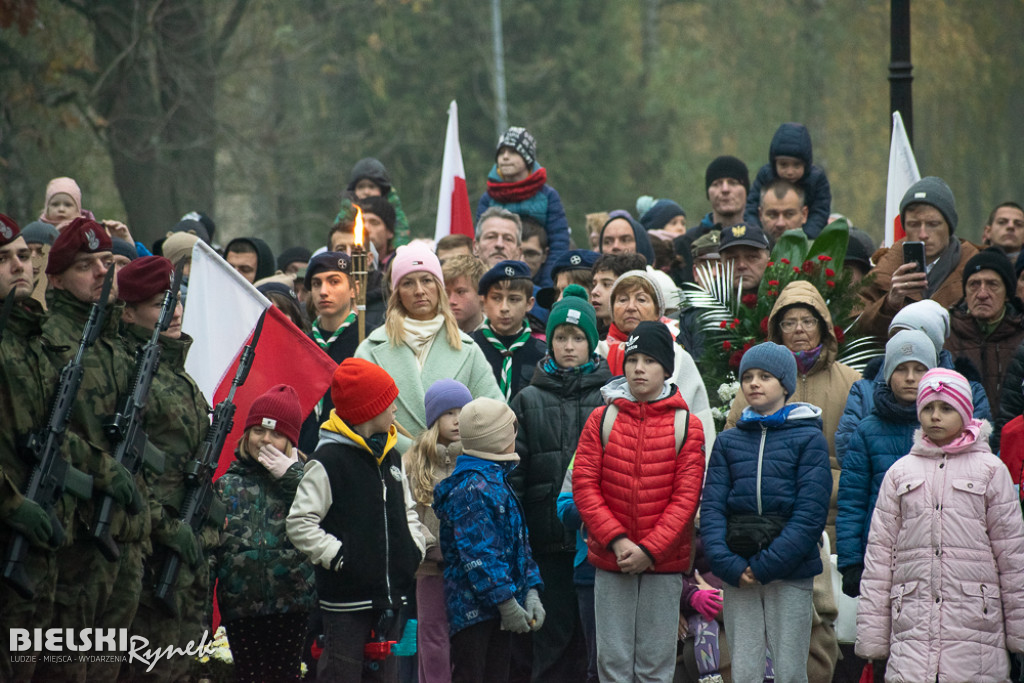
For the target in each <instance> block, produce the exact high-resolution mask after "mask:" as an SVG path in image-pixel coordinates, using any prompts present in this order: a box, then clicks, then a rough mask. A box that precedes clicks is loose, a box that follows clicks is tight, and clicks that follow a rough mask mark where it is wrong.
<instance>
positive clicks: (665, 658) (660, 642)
mask: <svg viewBox="0 0 1024 683" xmlns="http://www.w3.org/2000/svg"><path fill="white" fill-rule="evenodd" d="M682 594H683V576H682V574H639V575H633V574H621V573H619V572H607V571H604V570H602V569H598V570H597V575H596V576H595V579H594V617H595V620H596V621H597V670H598V675H599V676H600V677H601V680H602V681H605V682H608V683H630V682H631V681H632V682H634V683H641V682H642V683H658V682H663V683H671V681H672V675H673V673H674V671H675V666H676V640H677V638H678V634H679V599H680V597H682Z"/></svg>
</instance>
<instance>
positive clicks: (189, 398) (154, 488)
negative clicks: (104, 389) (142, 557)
mask: <svg viewBox="0 0 1024 683" xmlns="http://www.w3.org/2000/svg"><path fill="white" fill-rule="evenodd" d="M151 334H152V333H151V331H150V330H147V329H145V328H142V327H139V326H137V325H130V326H128V327H127V328H125V331H124V338H125V343H126V344H127V346H128V352H129V354H131V355H132V356H134V355H135V353H136V351H137V350H138V349H140V348H141V347H143V346H145V345H146V344H147V343H148V342H149V339H150V336H151ZM191 345H192V338H191V337H188V336H187V335H182V337H181V338H180V339H169V338H167V337H161V338H160V346H161V347H162V349H161V352H160V363H159V365H158V366H157V370H156V376H155V377H154V378H153V383H152V385H151V386H150V389H149V397H148V399H147V401H146V414H145V417H144V425H145V430H146V436H147V437H148V438H149V442H150V443H151V444H152V445H153V446H155V447H156V448H158V449H159V450H160V451H161V452H162V453H163V454H164V458H165V460H164V471H163V473H162V474H156V473H154V472H151V471H150V470H149V469H148V468H143V474H144V476H145V479H146V484H147V485H148V487H149V493H150V499H151V503H150V516H151V518H152V526H153V540H154V541H157V542H162V540H163V539H165V538H169V537H171V536H173V535H174V533H175V532H176V531H177V529H178V527H179V526H180V525H181V521H180V519H179V517H178V516H179V514H180V512H181V505H182V503H183V502H184V499H185V489H186V487H185V466H186V465H187V464H188V463H189V462H190V461H191V460H192V459H193V458H195V457H196V455H197V454H198V453H199V448H200V446H202V444H203V440H204V439H205V438H206V433H207V432H208V431H209V430H210V404H209V403H207V402H206V398H205V397H204V396H203V394H202V392H201V391H199V387H198V386H196V383H195V382H194V381H193V380H192V377H191V376H190V375H189V374H188V373H187V372H185V357H186V355H187V354H188V349H189V347H190V346H191ZM220 521H221V524H220V525H218V529H219V526H222V525H223V521H224V520H223V519H222V520H220ZM218 537H219V534H214V536H213V539H212V542H209V539H206V540H208V542H207V543H204V546H206V547H209V546H212V545H216V542H217V540H218Z"/></svg>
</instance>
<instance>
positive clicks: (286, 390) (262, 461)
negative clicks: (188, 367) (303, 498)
mask: <svg viewBox="0 0 1024 683" xmlns="http://www.w3.org/2000/svg"><path fill="white" fill-rule="evenodd" d="M301 424H302V414H301V411H300V409H299V398H298V395H297V394H296V392H295V390H294V389H293V388H292V387H290V386H288V385H285V384H279V385H278V386H276V387H274V388H272V389H270V390H269V391H268V392H267V393H265V394H263V395H262V396H260V397H259V398H257V399H256V400H255V401H253V403H252V407H251V408H250V409H249V415H248V417H247V418H246V420H245V433H244V434H243V435H242V438H241V439H239V441H238V447H237V449H236V451H235V455H236V457H237V459H236V460H235V461H234V462H232V463H231V466H230V467H229V468H228V471H227V472H226V473H225V474H224V476H223V477H221V478H220V479H218V480H217V491H218V494H219V495H220V499H221V501H222V502H223V503H224V505H225V507H226V508H227V522H226V525H225V528H224V531H223V532H221V544H220V547H219V548H218V549H217V551H216V555H215V562H214V574H213V577H214V578H216V579H217V580H218V584H217V600H218V604H219V606H220V613H221V618H222V619H223V621H224V628H225V630H226V631H227V634H228V641H229V643H230V645H231V654H232V656H233V657H234V661H235V676H236V680H238V681H240V682H241V681H265V680H275V681H298V680H299V660H300V657H301V654H302V645H303V642H304V640H305V636H306V622H307V619H308V615H309V611H310V610H311V609H312V607H313V599H314V589H313V586H314V580H313V566H312V565H311V564H310V563H309V562H308V561H307V560H306V558H305V556H304V555H303V554H302V553H301V552H299V551H298V550H296V548H295V546H294V545H292V543H291V541H290V540H289V539H288V535H287V534H286V533H285V521H286V519H287V517H288V510H289V508H290V507H291V504H292V500H293V499H294V498H295V490H296V488H297V487H298V485H299V481H300V480H301V479H302V463H301V462H300V460H304V459H305V458H304V457H301V454H300V453H299V451H298V450H297V449H296V448H295V445H294V444H295V443H296V442H297V441H298V439H299V427H300V425H301Z"/></svg>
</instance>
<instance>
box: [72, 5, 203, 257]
mask: <svg viewBox="0 0 1024 683" xmlns="http://www.w3.org/2000/svg"><path fill="white" fill-rule="evenodd" d="M88 16H89V18H90V21H91V23H92V25H93V29H94V30H93V33H94V35H95V41H96V42H95V54H96V63H97V69H98V71H99V73H100V79H99V81H98V82H97V83H96V86H95V87H94V88H93V89H92V93H91V95H92V104H93V106H94V107H95V109H96V111H97V113H98V114H99V115H100V116H101V117H102V119H103V120H104V121H105V123H106V126H107V128H106V134H105V136H104V139H105V142H106V145H107V149H108V150H109V152H110V158H111V161H112V162H113V167H114V178H115V182H116V183H117V188H118V192H119V193H120V196H121V200H122V202H123V203H124V206H125V210H126V211H127V214H128V217H127V218H128V220H127V223H128V226H129V228H130V229H131V230H132V235H133V236H134V237H135V238H136V239H138V240H140V241H143V242H146V243H150V242H151V241H152V240H154V239H156V238H159V237H161V236H163V235H164V234H165V233H166V232H167V231H168V230H170V229H171V228H172V227H173V226H174V224H175V223H177V222H178V219H179V218H180V217H181V216H182V215H183V214H185V213H187V212H188V211H191V210H198V211H207V212H208V211H210V210H211V208H212V206H213V186H214V154H215V151H216V147H215V140H214V138H215V134H216V123H215V118H214V117H215V108H214V99H215V97H214V95H215V89H216V73H215V63H214V50H213V38H212V37H211V33H212V31H211V28H210V26H209V21H208V18H207V15H206V13H205V11H204V9H203V3H202V2H200V1H199V0H169V1H166V2H163V3H159V4H157V5H155V6H154V5H152V4H151V3H148V2H144V1H142V0H97V1H96V2H94V3H92V5H91V6H90V8H89V10H88Z"/></svg>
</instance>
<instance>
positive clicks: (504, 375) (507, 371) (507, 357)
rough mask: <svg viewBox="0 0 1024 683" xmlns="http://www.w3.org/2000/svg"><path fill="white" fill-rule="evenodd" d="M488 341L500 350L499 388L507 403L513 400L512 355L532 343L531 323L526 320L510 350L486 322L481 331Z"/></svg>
mask: <svg viewBox="0 0 1024 683" xmlns="http://www.w3.org/2000/svg"><path fill="white" fill-rule="evenodd" d="M480 332H482V333H483V335H484V337H486V339H487V341H489V342H491V346H493V347H494V348H495V349H497V350H498V353H500V354H501V377H500V378H499V379H498V388H499V389H501V393H502V394H503V395H504V396H505V401H506V402H508V401H510V400H512V379H511V377H509V375H511V374H512V373H511V370H512V354H513V353H515V352H516V351H518V350H519V349H521V348H523V346H525V345H526V342H528V341H530V322H529V321H528V320H526V319H524V320H523V327H522V329H521V330H519V336H518V337H516V338H515V341H513V342H512V343H511V344H509V346H508V348H505V345H504V344H502V343H501V341H500V340H499V339H498V337H497V336H496V335H495V334H494V330H493V329H491V321H490V320H484V326H483V327H482V328H481V329H480Z"/></svg>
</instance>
